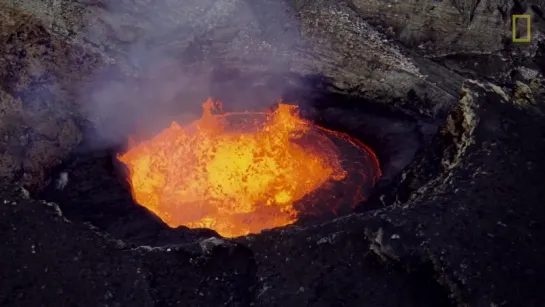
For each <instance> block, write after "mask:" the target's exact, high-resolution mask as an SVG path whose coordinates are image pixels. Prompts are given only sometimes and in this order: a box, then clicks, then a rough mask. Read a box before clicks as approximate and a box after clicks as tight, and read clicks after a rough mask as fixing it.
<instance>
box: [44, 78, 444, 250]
mask: <svg viewBox="0 0 545 307" xmlns="http://www.w3.org/2000/svg"><path fill="white" fill-rule="evenodd" d="M250 80H252V81H253V82H249V81H250ZM315 80H316V78H313V79H312V80H310V79H308V78H300V77H299V78H294V77H293V76H282V77H278V76H275V77H268V78H261V79H259V78H254V79H252V78H251V77H248V76H246V77H241V75H240V74H239V75H238V78H235V81H233V79H228V78H218V79H216V80H215V82H214V83H213V84H214V85H215V86H214V87H213V89H212V91H211V96H212V97H213V98H214V99H216V100H217V101H221V102H222V103H223V108H224V110H222V112H227V113H222V114H223V115H219V114H215V115H212V116H216V117H217V118H222V119H223V120H225V119H228V122H229V124H228V125H229V129H230V132H231V133H232V132H233V131H239V132H240V130H241V129H242V128H243V129H246V130H248V127H249V126H248V124H247V123H248V120H250V121H253V124H252V125H254V126H255V127H253V126H252V127H251V128H250V130H252V129H253V132H255V130H256V129H257V130H259V129H262V128H263V127H264V125H263V123H264V122H266V119H267V118H269V119H270V118H273V119H274V114H276V113H277V112H278V110H279V109H280V108H279V106H290V108H291V107H293V108H292V109H295V110H296V111H297V112H296V115H297V116H298V117H297V118H298V119H299V120H301V122H303V123H306V124H307V125H308V126H309V127H310V128H311V129H310V130H309V131H312V132H311V133H309V132H306V133H305V136H303V137H301V136H299V140H298V141H295V143H296V144H297V145H296V146H298V148H303V149H304V150H306V151H307V153H309V152H310V153H312V152H314V153H316V152H322V154H325V155H322V156H319V155H318V156H313V157H310V158H309V157H306V158H309V160H307V161H306V162H305V161H304V160H303V161H302V162H303V164H297V163H295V164H291V166H290V167H292V168H293V167H296V168H297V169H290V168H289V167H288V168H287V169H286V170H282V169H280V170H275V171H279V173H276V174H273V175H274V178H275V180H277V179H278V178H279V177H285V178H284V179H285V181H282V184H284V185H283V186H282V189H283V190H282V189H280V190H279V186H278V181H274V182H275V184H276V186H275V185H274V184H272V185H271V186H269V188H270V191H268V190H267V191H266V192H267V193H268V194H267V193H265V194H267V195H269V196H267V197H269V198H267V197H265V198H263V199H260V201H261V202H265V200H266V199H274V197H278V195H280V194H282V193H287V194H283V195H284V196H286V195H288V194H289V197H291V198H293V201H292V200H291V199H290V201H288V202H287V205H289V206H283V205H286V204H285V202H283V201H281V200H280V201H278V203H277V204H276V205H277V206H278V207H274V206H271V205H270V203H269V205H267V204H265V206H264V207H265V208H266V209H264V210H261V209H260V210H261V211H259V210H258V211H259V212H260V213H259V215H257V216H256V215H253V216H252V215H248V214H247V213H248V212H243V214H240V213H237V212H235V211H236V210H237V209H236V208H237V207H236V206H243V205H247V204H245V203H244V202H245V201H248V198H247V197H246V198H245V196H244V195H239V194H240V193H241V191H242V190H236V189H234V190H233V189H231V188H232V187H233V186H232V185H231V186H229V188H230V189H231V190H230V193H232V194H231V195H229V197H230V206H232V207H229V206H227V207H226V209H224V211H221V212H223V213H219V211H216V213H217V214H218V215H217V217H216V220H215V221H216V222H217V221H220V220H222V219H224V218H225V216H230V218H231V220H229V221H230V223H231V224H229V226H225V227H223V228H222V227H217V224H214V223H213V222H212V223H208V224H207V223H206V222H207V221H210V220H209V219H208V220H206V219H202V217H203V216H204V217H207V216H206V214H204V215H203V214H202V212H203V209H202V208H203V205H202V203H203V201H202V199H203V197H204V196H203V195H204V194H203V195H201V196H200V197H201V198H200V199H199V198H197V199H194V200H193V201H187V198H188V197H189V196H188V195H192V196H194V195H195V193H194V191H196V190H192V191H189V190H187V186H185V188H186V190H185V193H186V195H182V196H181V197H180V198H179V199H176V197H174V196H173V195H174V194H170V195H168V197H166V196H165V195H166V194H164V192H161V193H162V194H161V195H162V196H163V198H164V199H168V201H167V200H165V201H164V203H163V207H160V208H159V207H158V206H157V204H158V203H153V201H150V197H152V196H150V195H151V194H149V193H148V194H146V195H145V196H142V195H143V194H141V197H140V198H139V197H138V193H135V192H136V188H135V180H140V181H142V179H143V178H144V177H142V178H138V179H135V178H134V173H135V168H136V167H137V166H135V165H134V164H133V166H132V169H131V163H128V159H125V160H124V159H123V158H122V157H123V155H124V154H125V155H127V153H130V152H131V148H134V146H138V145H134V144H133V145H129V144H128V143H127V142H120V143H116V144H113V145H112V144H111V143H110V142H108V141H107V140H105V139H102V137H101V136H100V135H98V134H97V133H94V134H93V133H89V134H88V136H87V138H86V140H85V141H84V142H82V144H81V145H80V146H79V147H78V149H77V150H75V151H74V152H73V153H72V154H71V155H70V157H68V158H67V159H66V160H65V162H64V163H63V164H62V165H61V166H60V167H59V168H57V169H56V170H54V171H53V172H52V175H51V177H52V178H53V179H54V180H52V181H51V183H50V184H49V185H48V187H47V188H46V189H45V190H44V191H43V192H42V193H41V195H39V197H40V198H42V199H46V200H49V201H54V202H56V203H58V204H59V206H60V207H61V209H62V211H63V213H64V214H65V215H66V216H67V217H68V218H69V219H73V220H78V221H81V222H87V223H90V224H92V225H93V226H95V227H97V228H99V229H101V230H103V231H105V232H107V233H110V234H111V235H112V236H114V237H116V238H119V239H123V240H126V241H128V242H134V243H135V244H150V245H157V244H159V245H160V244H174V243H182V242H187V241H188V240H189V241H190V240H193V239H196V238H200V237H209V236H212V235H215V236H218V235H220V236H225V237H236V236H240V235H245V234H249V233H259V232H260V231H261V230H265V229H270V228H275V227H292V226H290V225H294V226H298V227H305V226H308V225H312V224H317V223H322V222H325V221H328V220H331V219H335V218H337V217H340V216H344V215H347V214H351V213H354V212H361V211H367V210H373V209H376V207H367V206H366V200H367V199H369V197H371V195H372V194H373V191H374V190H375V189H377V188H378V187H381V186H385V185H388V184H389V183H390V182H391V180H392V179H393V178H394V177H395V176H396V175H398V174H399V172H400V171H401V170H402V169H403V168H404V167H405V166H406V165H407V164H408V163H409V162H410V161H411V159H412V158H413V156H414V154H415V153H416V151H417V150H418V149H419V148H420V147H421V146H422V145H423V144H424V143H425V142H427V140H428V139H429V138H430V136H431V135H432V134H433V133H434V132H435V130H436V127H437V123H436V122H434V120H432V119H429V118H425V117H424V116H421V115H418V114H411V113H407V112H406V111H401V110H400V109H396V108H395V107H393V106H386V105H384V104H381V103H378V102H372V101H364V100H362V99H361V98H358V97H357V96H355V95H351V94H349V93H340V92H338V91H335V90H333V89H332V87H331V86H330V84H328V83H327V82H325V81H323V80H322V81H319V82H316V81H315ZM237 84H238V88H241V87H240V84H246V85H248V84H250V85H251V86H246V87H244V89H245V90H244V91H237V90H233V89H236V88H237ZM279 97H281V98H282V104H280V105H279V104H278V98H279ZM256 99H259V103H258V104H256V105H253V106H251V105H248V104H246V106H245V108H242V107H241V106H240V105H237V103H238V102H240V101H251V100H254V101H255V100H256ZM212 102H213V101H212V100H211V101H210V103H212ZM263 106H267V108H266V109H265V110H263ZM257 110H261V111H260V112H258V111H257ZM170 111H171V114H176V112H183V111H184V109H183V108H180V107H177V106H173V107H172V109H171V110H170ZM205 111H206V110H205ZM241 111H250V112H253V113H244V112H242V113H232V112H241ZM193 112H194V111H193ZM229 112H231V113H229ZM256 112H257V113H256ZM194 113H195V112H194ZM179 114H181V113H179ZM209 115H211V114H209ZM174 117H176V116H174ZM256 118H259V120H257V121H256ZM170 119H172V117H170V118H169V120H165V122H164V123H161V124H160V125H156V128H155V130H153V131H151V132H149V133H147V134H137V136H138V138H137V140H136V143H139V142H140V144H142V143H146V142H147V143H148V144H149V143H151V142H154V141H153V140H156V139H157V138H161V137H160V135H163V137H162V144H163V146H165V144H169V142H172V140H169V139H167V138H165V137H164V134H165V131H168V129H169V128H168V127H169V125H170V124H171V123H172V122H171V121H170ZM202 120H203V119H201V121H202ZM241 122H245V123H246V124H244V125H240V123H241ZM256 122H257V124H256ZM83 124H84V125H89V127H87V129H86V130H88V131H93V130H94V127H92V125H91V124H90V123H83ZM194 124H195V122H193V125H194ZM181 126H182V127H184V128H188V127H190V126H191V125H189V126H187V125H186V126H184V125H183V124H182V125H181ZM181 126H177V127H178V129H182V130H183V129H184V128H182V127H181ZM265 126H266V125H265ZM170 127H171V128H172V126H170ZM193 128H195V126H193ZM224 128H225V127H224ZM187 131H189V130H187ZM246 132H248V131H246ZM253 132H252V133H253ZM292 132H294V131H292ZM295 132H300V131H295ZM167 134H168V133H167ZM295 134H297V133H295ZM185 136H187V135H185ZM267 137H271V136H267V135H266V134H262V135H260V136H259V137H258V139H259V138H261V139H262V138H267ZM290 137H292V136H290ZM150 140H151V141H150ZM186 141H188V140H187V139H186ZM191 141H192V142H193V143H195V142H201V141H203V140H199V139H198V138H197V139H193V140H191ZM290 141H293V139H291V140H290ZM156 142H159V143H161V141H156ZM97 144H99V145H97ZM101 145H102V146H101ZM216 145H217V144H216ZM166 146H167V147H169V148H170V150H172V144H170V145H166ZM217 146H219V145H217ZM217 146H216V149H215V151H214V154H217V149H218V148H217ZM268 148H269V149H270V146H269V147H268ZM164 149H165V148H164V147H163V150H164ZM262 149H263V148H262ZM237 150H238V149H237ZM274 150H277V153H276V155H283V154H285V152H284V151H283V150H284V149H282V148H276V149H274ZM287 150H291V149H287ZM333 151H335V154H337V155H338V156H336V159H338V161H333V160H332V155H334V154H333ZM148 154H149V149H148ZM155 154H157V155H161V156H164V157H169V154H171V155H174V154H173V153H172V152H170V153H169V152H164V151H163V152H161V153H160V154H158V153H155ZM176 154H177V155H181V156H179V157H178V158H177V159H178V160H176V159H174V160H173V161H178V162H179V163H178V162H171V164H170V165H169V164H167V165H163V169H164V170H165V171H167V170H168V172H169V173H170V176H171V177H169V178H170V179H168V183H169V184H170V185H169V184H167V183H165V184H164V186H162V189H163V190H161V191H164V188H165V186H169V187H168V188H170V189H177V188H178V189H179V188H180V187H181V186H183V185H184V182H186V181H187V180H188V178H192V177H191V176H193V175H194V174H193V175H192V174H188V173H187V170H186V172H185V173H184V172H181V171H180V173H179V174H178V175H177V176H176V174H177V173H176V168H179V167H181V166H182V165H187V163H188V161H189V160H187V161H184V159H185V158H184V157H185V156H187V155H194V154H195V152H194V151H192V150H191V147H188V151H182V152H177V153H176ZM235 154H239V153H236V152H235ZM266 155H268V156H267V157H269V158H274V157H272V156H271V155H273V153H266ZM170 158H171V159H172V157H170ZM277 158H278V159H277V160H275V161H276V162H275V163H278V161H283V158H284V157H277ZM320 158H324V159H325V160H324V161H322V162H323V163H325V164H324V165H325V166H324V167H326V168H329V169H330V170H331V172H332V173H331V174H327V176H325V177H324V178H317V176H319V175H320V174H319V172H317V171H316V168H317V167H319V164H316V165H314V166H312V165H308V163H310V162H309V161H312V160H313V159H314V160H316V159H320ZM226 159H227V160H229V159H231V160H232V159H234V158H233V156H231V157H227V158H226ZM120 160H121V161H123V160H124V161H123V162H125V164H124V163H121V161H120ZM227 162H228V163H224V164H225V165H224V166H226V165H232V164H233V163H235V164H236V161H227ZM231 162H233V163H231ZM254 162H255V161H254ZM336 162H338V163H339V164H338V165H337V166H335V165H334V164H335V163H336ZM172 163H174V164H172ZM176 163H178V164H176ZM180 163H181V164H180ZM184 163H185V164H184ZM298 163H301V161H298ZM304 163H306V164H304ZM174 165H178V166H174ZM255 165H257V166H258V167H257V168H256V169H258V170H261V171H264V172H266V171H267V170H263V168H264V167H265V166H264V165H265V164H259V163H257V164H255ZM127 166H128V167H127ZM335 167H338V169H336V170H335ZM222 170H223V171H222V172H223V173H222V175H221V176H220V177H221V178H223V179H222V180H223V181H227V180H228V179H226V178H228V177H225V175H226V172H230V171H233V168H232V167H227V168H225V167H224V168H223V169H222ZM282 171H284V172H290V173H284V174H283V173H282ZM335 172H337V173H335ZM220 173H221V172H220ZM233 174H234V173H232V174H230V175H233ZM131 176H132V177H131ZM222 176H223V177H222ZM335 176H336V177H335ZM224 177H225V178H224ZM165 178H166V177H165ZM165 178H163V179H165ZM256 178H258V177H255V176H254V178H253V180H254V181H255V180H258V179H256ZM144 179H145V178H144ZM147 179H148V180H149V179H150V178H149V177H148V178H147ZM298 180H304V181H305V182H306V184H307V185H308V184H310V183H309V182H311V181H312V180H314V181H313V183H312V184H314V186H312V184H310V185H311V186H312V187H311V188H308V186H307V187H306V188H307V190H304V188H301V187H302V186H304V184H303V185H302V184H301V182H303V181H298ZM174 181H175V182H174ZM252 182H253V181H252ZM192 184H193V186H195V184H194V183H192ZM208 184H209V183H208ZM298 184H299V186H298ZM205 185H206V184H204V185H203V184H199V185H196V186H195V189H196V188H199V189H200V190H199V191H201V192H202V193H209V192H210V191H211V190H208V192H206V189H204V190H203V189H201V188H205V187H204V186H205ZM218 187H219V189H220V190H221V191H222V193H223V194H225V193H226V192H225V183H216V185H215V186H214V188H215V189H216V192H217V190H218ZM240 187H242V188H241V189H245V190H244V191H247V190H248V185H247V184H246V185H243V186H239V187H238V188H240ZM140 188H142V187H140ZM298 188H299V189H303V190H304V191H303V192H300V193H299V194H297V195H295V194H296V192H295V191H296V190H297V189H298ZM222 189H223V190H222ZM188 191H189V192H188ZM286 191H287V192H286ZM273 192H274V193H273ZM288 192H289V193H288ZM177 193H179V190H178V192H177ZM188 193H189V194H188ZM191 193H193V194H191ZM294 193H295V194H294ZM182 194H183V193H182ZM206 195H208V194H206ZM155 196H156V195H155ZM155 196H153V197H155ZM223 196H225V195H223ZM146 197H147V198H146ZM286 197H288V196H286ZM173 200H176V201H175V203H176V205H175V206H183V208H185V209H184V210H182V211H179V213H180V215H179V216H178V217H175V218H173V215H172V214H173V212H174V211H170V212H168V210H172V208H174V207H175V206H173V205H172V203H173ZM277 200H278V199H277ZM216 205H217V203H216ZM251 205H255V203H253V204H251ZM192 206H193V207H194V208H200V209H199V210H200V211H199V210H197V209H196V211H192V212H190V211H188V210H187V209H188V208H187V207H192ZM207 206H209V207H214V206H213V205H212V203H208V204H207ZM215 208H216V207H214V208H213V209H215ZM274 208H276V209H274ZM286 208H287V209H286ZM273 209H274V210H273ZM229 210H231V211H229ZM290 210H291V211H290ZM195 212H197V213H195ZM199 212H200V213H201V219H200V220H198V222H193V223H192V222H188V221H189V220H188V216H190V215H191V214H197V215H198V214H199ZM232 212H233V213H232ZM254 213H255V212H254ZM286 213H287V214H288V215H287V216H288V217H287V218H285V217H284V218H282V214H286ZM271 216H272V217H271ZM234 217H236V220H237V221H236V223H234V224H233V219H235V218H234ZM264 218H268V220H267V219H264ZM255 219H261V221H262V222H259V223H257V224H256V222H255ZM270 220H273V221H276V222H270ZM233 225H238V227H241V225H246V228H244V229H243V230H240V229H239V230H236V231H235V230H232V229H233V228H232V227H234V226H233ZM252 225H253V226H252ZM256 225H257V226H256ZM188 226H189V227H190V228H191V229H190V228H189V227H188ZM226 227H227V228H226ZM229 227H231V228H229ZM227 229H231V230H227ZM216 231H217V232H216Z"/></svg>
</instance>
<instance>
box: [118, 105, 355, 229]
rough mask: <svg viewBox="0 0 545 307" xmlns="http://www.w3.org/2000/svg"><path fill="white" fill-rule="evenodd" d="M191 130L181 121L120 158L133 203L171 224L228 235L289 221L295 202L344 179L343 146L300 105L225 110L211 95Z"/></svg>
mask: <svg viewBox="0 0 545 307" xmlns="http://www.w3.org/2000/svg"><path fill="white" fill-rule="evenodd" d="M203 109H204V112H203V116H202V117H201V118H200V119H199V120H197V121H195V122H193V123H192V124H190V125H188V126H186V127H180V126H179V125H178V124H176V123H175V122H173V123H172V125H171V126H170V127H169V128H167V129H165V130H163V131H162V132H161V133H160V134H158V135H157V136H156V137H154V138H153V139H151V140H149V141H144V142H142V143H140V144H138V145H136V146H132V148H129V150H128V152H126V153H125V154H123V155H120V156H119V157H118V158H119V160H120V161H121V162H123V163H124V164H125V165H126V166H127V167H128V170H129V177H130V178H129V182H130V184H131V187H132V193H133V197H134V199H135V201H136V202H137V203H139V204H141V205H142V206H145V207H147V208H148V209H149V210H151V211H152V212H154V213H155V214H156V215H157V216H159V217H160V218H161V219H162V220H163V221H164V222H165V223H167V224H168V225H169V226H171V227H177V226H180V225H185V226H187V227H190V228H211V229H214V230H216V231H217V232H218V233H219V234H221V235H222V236H225V237H235V236H240V235H245V234H248V233H257V232H260V231H261V230H263V229H269V228H274V227H279V226H284V225H287V224H290V223H293V222H294V221H295V220H296V218H297V216H296V215H297V211H296V210H295V208H294V206H293V205H294V203H295V202H296V201H298V200H300V199H301V198H302V197H304V196H305V195H307V194H308V193H310V192H312V191H314V190H316V189H317V188H319V187H320V186H321V185H322V184H324V183H325V182H327V181H330V180H333V181H338V180H342V179H343V178H345V176H346V172H345V171H344V170H343V168H342V166H341V163H340V158H339V155H338V149H337V147H336V146H335V144H334V143H333V142H332V141H331V140H330V139H329V138H328V137H326V136H324V135H322V134H320V133H317V132H316V131H315V129H313V127H312V125H311V124H310V123H309V122H308V121H306V120H304V119H302V118H300V117H299V116H298V113H297V107H296V106H292V105H286V104H279V105H278V108H277V109H276V111H274V112H267V113H227V114H218V111H219V112H221V105H220V104H219V102H218V103H214V102H213V101H212V100H210V99H209V100H208V101H206V103H204V105H203Z"/></svg>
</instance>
